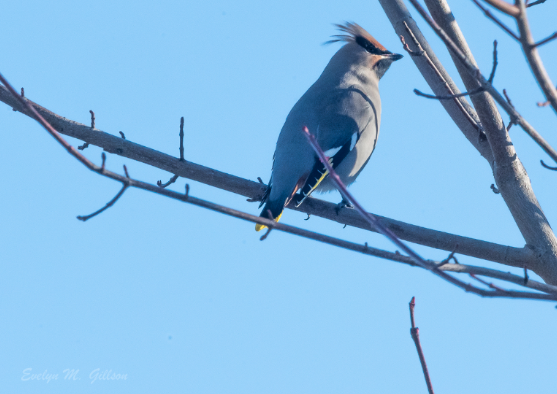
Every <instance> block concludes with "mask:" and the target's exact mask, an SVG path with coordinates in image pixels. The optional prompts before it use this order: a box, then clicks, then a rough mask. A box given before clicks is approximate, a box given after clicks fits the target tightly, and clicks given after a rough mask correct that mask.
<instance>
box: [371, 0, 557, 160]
mask: <svg viewBox="0 0 557 394" xmlns="http://www.w3.org/2000/svg"><path fill="white" fill-rule="evenodd" d="M379 2H380V3H381V6H382V7H383V10H384V11H385V13H386V14H387V17H388V18H389V20H390V22H391V24H392V25H393V27H394V29H395V31H396V34H397V35H398V36H399V37H400V36H402V37H403V38H404V40H405V41H404V42H405V43H407V45H405V48H407V50H411V51H412V52H413V53H415V54H416V56H411V59H412V61H413V62H414V63H415V64H416V67H418V69H419V70H420V72H421V74H422V75H423V76H424V79H425V80H426V82H427V84H428V85H429V87H430V89H431V90H432V91H433V94H435V95H436V96H451V95H457V94H459V93H460V90H459V89H458V87H457V86H456V84H455V83H454V82H453V80H452V79H451V77H450V76H449V74H448V73H447V71H446V70H445V68H444V67H443V65H442V64H441V62H440V61H439V59H437V57H436V56H435V53H434V52H433V50H432V49H431V47H430V46H429V43H428V42H427V41H426V39H425V38H424V36H423V35H422V33H421V31H420V29H419V28H418V26H417V25H416V22H415V21H414V19H412V17H411V16H410V13H409V12H408V10H407V9H406V6H405V5H404V3H403V1H402V0H379ZM403 45H404V44H403ZM410 46H411V47H410ZM440 103H441V105H443V108H444V109H445V110H446V111H447V113H448V114H449V116H450V117H451V119H452V120H453V121H454V122H455V124H456V125H457V126H458V128H459V129H460V131H461V132H462V133H463V134H464V136H465V137H466V138H467V139H468V141H469V142H470V143H471V144H472V145H473V146H474V148H476V150H477V151H478V152H479V153H480V154H481V155H482V156H483V157H484V158H485V159H486V160H487V162H488V163H489V165H492V164H493V155H492V153H491V148H490V147H489V144H488V143H487V140H486V139H485V138H482V137H483V136H484V134H483V131H482V130H481V125H480V121H479V118H478V116H477V114H476V111H475V110H474V109H473V108H472V107H471V106H470V104H469V103H468V101H467V100H466V99H465V98H463V97H459V98H455V99H454V100H443V101H441V102H440ZM556 157H557V156H556Z"/></svg>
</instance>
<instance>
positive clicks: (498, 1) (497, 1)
mask: <svg viewBox="0 0 557 394" xmlns="http://www.w3.org/2000/svg"><path fill="white" fill-rule="evenodd" d="M484 1H485V2H486V3H489V4H490V5H491V6H493V7H495V8H497V9H498V10H499V11H501V12H503V13H505V14H507V15H510V16H517V15H518V14H519V12H520V11H518V8H517V7H515V6H514V5H512V4H509V3H507V2H506V1H505V0H484Z"/></svg>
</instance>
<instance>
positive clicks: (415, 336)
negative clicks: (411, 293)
mask: <svg viewBox="0 0 557 394" xmlns="http://www.w3.org/2000/svg"><path fill="white" fill-rule="evenodd" d="M408 305H409V306H410V324H411V327H410V336H411V337H412V340H413V341H414V345H416V351H417V352H418V357H419V358H420V364H422V371H423V373H424V378H425V383H426V385H427V390H428V392H429V394H433V386H432V384H431V378H430V377H429V371H428V369H427V364H426V362H425V356H424V352H423V350H422V344H421V343H420V329H419V328H418V327H416V324H415V322H414V307H415V306H416V299H415V297H412V299H411V300H410V303H409V304H408Z"/></svg>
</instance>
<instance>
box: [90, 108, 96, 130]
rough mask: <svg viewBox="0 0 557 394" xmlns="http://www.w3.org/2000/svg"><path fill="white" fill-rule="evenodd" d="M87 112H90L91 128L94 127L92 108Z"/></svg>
mask: <svg viewBox="0 0 557 394" xmlns="http://www.w3.org/2000/svg"><path fill="white" fill-rule="evenodd" d="M89 112H90V113H91V128H92V129H94V128H95V113H94V112H93V111H92V110H89Z"/></svg>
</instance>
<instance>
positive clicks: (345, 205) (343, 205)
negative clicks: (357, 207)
mask: <svg viewBox="0 0 557 394" xmlns="http://www.w3.org/2000/svg"><path fill="white" fill-rule="evenodd" d="M344 208H348V209H354V206H353V205H352V204H350V202H349V201H346V200H345V199H342V201H341V202H339V203H338V204H337V206H336V208H335V211H336V213H337V215H338V214H339V213H340V211H341V210H343V209H344Z"/></svg>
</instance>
